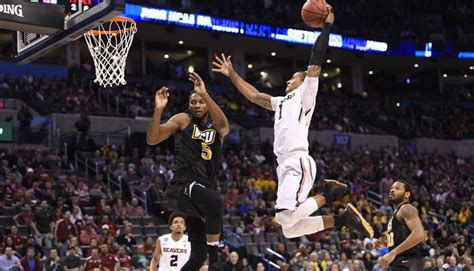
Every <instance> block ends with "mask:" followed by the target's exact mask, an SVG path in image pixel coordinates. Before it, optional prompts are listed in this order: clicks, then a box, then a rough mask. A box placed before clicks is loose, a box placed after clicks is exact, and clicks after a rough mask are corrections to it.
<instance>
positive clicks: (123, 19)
mask: <svg viewBox="0 0 474 271" xmlns="http://www.w3.org/2000/svg"><path fill="white" fill-rule="evenodd" d="M109 22H118V23H121V22H129V23H130V24H131V25H130V27H128V28H125V29H119V30H107V31H101V30H95V29H92V30H89V31H88V32H87V33H88V34H90V35H93V36H98V35H113V34H121V33H124V32H127V31H130V30H132V29H133V28H135V25H136V23H135V21H134V20H132V19H130V18H127V17H122V16H116V17H114V18H112V19H111V20H110V21H109Z"/></svg>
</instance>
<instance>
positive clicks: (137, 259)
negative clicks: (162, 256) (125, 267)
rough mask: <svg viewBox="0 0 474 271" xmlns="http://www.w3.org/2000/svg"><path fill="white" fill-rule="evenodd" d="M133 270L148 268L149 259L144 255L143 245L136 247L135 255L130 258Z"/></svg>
mask: <svg viewBox="0 0 474 271" xmlns="http://www.w3.org/2000/svg"><path fill="white" fill-rule="evenodd" d="M132 265H133V268H137V269H142V268H148V267H149V265H150V259H149V258H148V257H147V256H146V255H145V250H144V248H143V245H138V247H137V253H136V254H135V255H134V256H132Z"/></svg>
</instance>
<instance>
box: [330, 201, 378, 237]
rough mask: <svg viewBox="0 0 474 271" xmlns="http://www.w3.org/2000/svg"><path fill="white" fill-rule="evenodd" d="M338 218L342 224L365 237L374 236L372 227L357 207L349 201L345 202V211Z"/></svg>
mask: <svg viewBox="0 0 474 271" xmlns="http://www.w3.org/2000/svg"><path fill="white" fill-rule="evenodd" d="M338 220H339V221H341V222H342V223H343V226H346V227H347V228H349V229H353V230H356V231H358V232H359V233H361V234H362V235H364V236H365V237H369V238H373V237H374V229H372V227H371V226H370V225H369V223H368V222H367V221H366V220H365V219H364V217H363V216H362V214H361V213H360V212H359V211H358V210H357V208H356V207H354V205H352V204H350V203H348V204H347V209H346V211H344V213H342V214H341V215H340V217H339V219H338Z"/></svg>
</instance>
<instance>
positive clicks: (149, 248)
mask: <svg viewBox="0 0 474 271" xmlns="http://www.w3.org/2000/svg"><path fill="white" fill-rule="evenodd" d="M143 249H144V250H145V256H147V257H149V258H150V259H151V257H153V253H155V242H154V240H153V238H152V237H151V236H147V237H146V238H145V244H143Z"/></svg>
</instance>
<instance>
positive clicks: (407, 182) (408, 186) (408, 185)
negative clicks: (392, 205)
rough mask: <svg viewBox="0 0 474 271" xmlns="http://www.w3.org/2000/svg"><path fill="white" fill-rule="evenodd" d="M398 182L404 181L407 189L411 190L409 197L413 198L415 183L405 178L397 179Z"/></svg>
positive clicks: (407, 190)
mask: <svg viewBox="0 0 474 271" xmlns="http://www.w3.org/2000/svg"><path fill="white" fill-rule="evenodd" d="M396 182H399V183H402V184H403V185H404V186H405V191H406V192H410V197H409V198H408V199H411V198H412V196H413V185H412V184H411V183H410V182H409V181H406V180H403V179H399V180H396Z"/></svg>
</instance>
